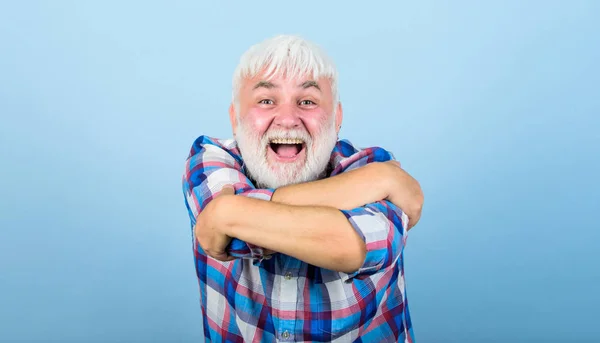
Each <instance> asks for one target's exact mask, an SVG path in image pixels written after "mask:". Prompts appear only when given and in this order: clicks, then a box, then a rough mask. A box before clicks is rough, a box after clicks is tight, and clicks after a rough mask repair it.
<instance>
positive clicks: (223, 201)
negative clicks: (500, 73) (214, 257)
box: [209, 195, 240, 237]
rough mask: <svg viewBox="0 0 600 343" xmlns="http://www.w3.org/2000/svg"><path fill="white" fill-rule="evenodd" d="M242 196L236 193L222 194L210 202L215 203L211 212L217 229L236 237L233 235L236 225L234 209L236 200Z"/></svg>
mask: <svg viewBox="0 0 600 343" xmlns="http://www.w3.org/2000/svg"><path fill="white" fill-rule="evenodd" d="M238 198H240V197H237V196H235V195H221V196H219V197H217V198H215V199H214V200H213V201H211V202H210V204H209V205H213V211H212V213H211V216H212V220H213V223H214V227H215V229H216V230H217V231H218V232H219V233H221V234H224V235H227V236H229V237H234V236H233V235H232V232H233V227H234V224H235V223H234V219H235V216H234V211H233V209H234V208H235V207H236V205H235V202H236V200H237V199H238Z"/></svg>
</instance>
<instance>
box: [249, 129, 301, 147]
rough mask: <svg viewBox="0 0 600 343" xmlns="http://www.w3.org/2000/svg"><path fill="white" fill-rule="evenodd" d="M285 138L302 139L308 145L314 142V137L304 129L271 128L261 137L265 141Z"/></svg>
mask: <svg viewBox="0 0 600 343" xmlns="http://www.w3.org/2000/svg"><path fill="white" fill-rule="evenodd" d="M277 138H283V139H301V140H302V141H304V142H305V143H306V144H307V145H308V144H312V141H313V140H312V137H311V135H310V134H309V133H308V132H307V131H306V130H302V129H293V130H285V129H269V130H268V131H267V132H265V133H264V134H263V136H262V138H261V141H262V142H263V143H269V142H270V141H271V140H273V139H277Z"/></svg>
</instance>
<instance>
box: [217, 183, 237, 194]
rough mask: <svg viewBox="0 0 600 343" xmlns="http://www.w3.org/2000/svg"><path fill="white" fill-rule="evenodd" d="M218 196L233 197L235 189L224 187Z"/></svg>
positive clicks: (229, 186)
mask: <svg viewBox="0 0 600 343" xmlns="http://www.w3.org/2000/svg"><path fill="white" fill-rule="evenodd" d="M219 195H235V188H233V186H232V185H225V186H223V188H222V189H221V192H219Z"/></svg>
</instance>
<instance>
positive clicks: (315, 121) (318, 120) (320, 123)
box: [303, 115, 331, 136]
mask: <svg viewBox="0 0 600 343" xmlns="http://www.w3.org/2000/svg"><path fill="white" fill-rule="evenodd" d="M330 119H331V118H329V117H327V116H324V115H323V116H311V117H307V118H303V122H304V125H306V129H307V130H308V132H309V133H310V135H311V136H314V135H316V134H318V133H319V132H321V131H323V130H324V129H325V127H326V126H327V125H329V124H330Z"/></svg>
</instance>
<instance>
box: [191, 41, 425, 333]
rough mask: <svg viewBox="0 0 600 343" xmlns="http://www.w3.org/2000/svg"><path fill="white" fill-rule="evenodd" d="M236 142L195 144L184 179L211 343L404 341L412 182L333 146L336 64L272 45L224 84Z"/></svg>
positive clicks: (338, 117)
mask: <svg viewBox="0 0 600 343" xmlns="http://www.w3.org/2000/svg"><path fill="white" fill-rule="evenodd" d="M229 117H230V120H231V125H232V129H233V134H234V137H235V138H234V139H227V140H224V139H215V138H210V137H207V136H201V137H199V138H198V139H197V140H196V141H195V142H194V144H193V146H192V148H191V152H190V154H189V157H188V159H187V163H186V168H185V172H184V176H183V191H184V194H185V202H186V206H187V209H188V212H189V216H190V219H191V224H192V228H193V233H194V257H195V262H196V272H197V276H198V280H199V285H200V292H201V305H202V313H203V318H204V321H203V323H204V334H205V337H206V340H207V342H275V341H278V342H332V341H335V342H399V341H402V342H413V341H414V336H413V331H412V325H411V320H410V315H409V310H408V305H407V298H406V289H405V284H404V270H403V258H402V257H403V248H404V245H405V242H406V234H407V231H408V229H409V227H410V226H413V225H414V224H415V223H416V222H417V221H418V220H419V217H420V213H421V206H422V204H423V195H422V193H421V189H420V186H419V184H418V183H417V181H416V180H414V179H413V178H412V177H411V176H409V175H408V174H407V173H406V172H405V171H403V170H402V169H401V168H400V164H399V163H397V162H395V161H394V160H393V157H392V155H391V154H390V153H389V152H387V151H386V150H384V149H382V148H378V147H373V148H366V149H357V148H355V147H353V146H352V144H351V143H350V142H348V141H347V140H338V132H339V130H340V126H341V123H342V106H341V104H340V102H339V99H338V92H337V72H336V69H335V67H334V64H333V63H332V62H331V60H330V59H329V58H328V57H327V56H326V54H325V53H324V52H323V51H322V50H320V48H318V47H317V46H316V45H314V44H312V43H311V42H308V41H306V40H304V39H302V38H300V37H296V36H277V37H274V38H271V39H268V40H266V41H264V42H262V43H260V44H257V45H255V46H253V47H251V48H250V49H249V50H248V51H247V52H246V53H245V54H244V55H243V56H242V58H241V60H240V64H239V66H238V68H237V69H236V71H235V74H234V79H233V99H232V103H231V106H230V108H229Z"/></svg>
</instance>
